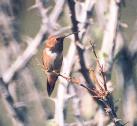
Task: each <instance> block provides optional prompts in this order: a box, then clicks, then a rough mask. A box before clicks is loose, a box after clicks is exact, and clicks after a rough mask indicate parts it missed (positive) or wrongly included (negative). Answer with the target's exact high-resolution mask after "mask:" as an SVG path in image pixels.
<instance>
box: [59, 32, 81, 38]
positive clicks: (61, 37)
mask: <svg viewBox="0 0 137 126" xmlns="http://www.w3.org/2000/svg"><path fill="white" fill-rule="evenodd" d="M79 32H80V31H77V32H72V33H70V34H68V35H64V36H62V37H59V38H63V39H64V38H66V37H68V36H70V35H72V34H76V33H79Z"/></svg>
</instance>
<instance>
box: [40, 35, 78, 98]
mask: <svg viewBox="0 0 137 126" xmlns="http://www.w3.org/2000/svg"><path fill="white" fill-rule="evenodd" d="M75 33H76V32H74V33H70V34H68V35H64V36H61V37H57V36H54V35H53V36H49V37H48V39H47V41H46V43H45V48H44V50H43V55H42V62H43V66H44V69H45V70H46V71H47V92H48V95H49V96H50V95H51V93H52V91H53V89H54V87H55V83H56V81H57V79H58V76H59V75H58V74H57V73H60V70H61V66H62V61H63V42H64V38H66V37H67V36H69V35H72V34H75Z"/></svg>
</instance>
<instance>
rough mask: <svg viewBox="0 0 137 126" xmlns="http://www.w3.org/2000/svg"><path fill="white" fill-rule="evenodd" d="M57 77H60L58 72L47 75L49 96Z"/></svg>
mask: <svg viewBox="0 0 137 126" xmlns="http://www.w3.org/2000/svg"><path fill="white" fill-rule="evenodd" d="M57 79H58V76H57V75H56V74H50V75H48V77H47V92H48V96H50V95H51V94H52V92H53V90H54V87H55V83H56V81H57Z"/></svg>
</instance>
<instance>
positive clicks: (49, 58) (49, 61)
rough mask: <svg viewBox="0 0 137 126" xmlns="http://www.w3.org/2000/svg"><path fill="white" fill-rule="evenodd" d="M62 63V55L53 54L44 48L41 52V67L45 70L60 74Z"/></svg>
mask: <svg viewBox="0 0 137 126" xmlns="http://www.w3.org/2000/svg"><path fill="white" fill-rule="evenodd" d="M62 61H63V54H62V53H57V52H53V51H51V50H50V49H48V48H46V49H45V50H44V51H43V65H44V67H45V69H46V70H49V71H53V70H54V71H56V72H60V69H61V66H62Z"/></svg>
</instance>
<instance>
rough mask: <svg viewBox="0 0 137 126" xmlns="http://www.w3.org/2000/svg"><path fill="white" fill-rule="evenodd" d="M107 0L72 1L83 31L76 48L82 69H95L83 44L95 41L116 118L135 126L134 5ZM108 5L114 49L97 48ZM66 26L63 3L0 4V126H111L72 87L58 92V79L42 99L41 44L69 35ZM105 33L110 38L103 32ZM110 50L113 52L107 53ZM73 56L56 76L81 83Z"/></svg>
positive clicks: (25, 0) (23, 0)
mask: <svg viewBox="0 0 137 126" xmlns="http://www.w3.org/2000/svg"><path fill="white" fill-rule="evenodd" d="M111 1H113V0H74V2H75V5H76V12H77V13H76V14H77V15H76V18H77V20H78V22H79V29H81V30H83V29H84V35H83V36H84V37H83V38H82V39H81V41H82V44H81V46H83V48H84V49H85V51H84V54H83V55H84V60H85V64H86V67H87V69H89V68H90V67H91V66H92V67H94V68H96V59H95V57H94V55H93V53H92V50H91V49H90V44H89V40H92V41H94V42H95V45H96V52H97V55H99V60H100V61H102V60H103V63H106V64H107V63H108V64H109V63H110V64H111V66H110V67H111V70H110V69H109V70H108V71H106V73H107V72H108V73H107V74H106V75H109V76H111V77H110V80H109V81H108V86H109V87H110V90H111V91H112V95H113V100H114V105H115V109H116V113H117V116H118V119H120V120H122V122H124V123H126V122H128V123H127V124H126V125H128V126H137V83H136V82H137V64H136V54H137V37H136V35H137V28H136V27H137V7H136V6H137V1H136V0H130V1H129V0H126V1H124V0H123V1H122V2H121V3H120V4H119V3H118V4H115V5H113V4H112V5H111ZM116 1H117V0H116ZM39 3H41V4H39ZM112 3H113V2H112ZM113 6H116V8H118V11H117V13H118V17H117V19H116V20H117V23H116V30H115V31H114V32H115V35H114V37H113V41H112V43H113V42H114V41H115V43H116V45H115V46H114V47H112V46H109V45H111V44H112V43H111V42H110V43H107V44H103V43H105V41H107V40H106V39H105V37H106V27H107V25H108V22H109V21H110V20H111V18H112V20H113V14H114V13H115V12H114V13H113V11H115V10H116V8H115V7H114V9H112V10H111V8H113ZM44 9H45V10H44ZM57 12H58V13H57ZM111 12H112V17H111V16H109V15H111ZM44 15H45V16H44ZM114 15H115V14H114ZM110 17H111V18H110ZM109 18H110V19H109ZM44 19H45V20H44ZM85 24H86V25H85ZM72 26H73V25H72V22H71V18H70V11H69V7H68V3H67V1H65V0H36V1H34V0H0V58H1V60H0V126H22V125H24V126H63V125H64V126H108V125H109V126H110V125H114V124H113V123H112V121H111V120H110V119H109V117H108V115H107V114H105V112H104V111H103V109H102V108H101V107H100V106H99V105H98V103H96V102H95V101H94V100H93V98H92V96H91V95H90V94H89V92H88V91H87V90H85V89H83V88H82V87H79V86H78V85H73V84H67V86H66V85H65V86H64V88H65V89H63V90H62V87H61V88H60V85H63V84H62V83H63V82H62V81H61V82H60V81H58V82H57V84H56V86H55V90H54V91H53V93H52V95H51V96H50V97H48V95H47V87H46V74H45V72H44V71H43V68H42V67H41V65H42V62H41V57H42V50H43V48H44V42H45V40H46V39H47V37H48V36H49V35H50V34H58V35H64V34H68V33H71V32H72V31H71V27H72ZM42 28H43V29H44V28H45V29H44V30H41V29H42ZM109 28H110V27H109ZM110 29H111V28H110ZM112 29H113V28H112ZM43 32H44V33H43ZM110 32H111V31H110ZM80 34H81V33H80ZM107 35H108V38H109V37H110V38H111V36H109V32H108V34H107ZM43 40H44V41H43ZM70 41H73V37H72V38H71V37H70V38H67V39H65V42H64V57H66V58H67V55H68V53H69V49H70V48H69V47H71V44H70ZM71 48H72V47H71ZM86 48H87V50H86ZM112 48H115V49H114V52H113V51H112V52H111V51H108V50H109V49H110V50H113V49H112ZM105 51H106V52H105ZM111 53H114V54H113V57H110V56H109V55H112V54H111ZM77 57H78V56H77V54H76V56H75V59H76V61H75V64H74V63H73V65H72V66H73V67H72V68H71V70H70V73H69V74H66V73H67V72H66V71H62V73H63V74H64V75H65V74H66V75H68V76H74V77H76V78H80V80H81V81H82V82H83V83H86V79H85V78H84V76H83V74H82V73H81V72H80V70H79V69H81V68H80V63H79V59H78V58H77ZM64 62H66V61H64ZM64 64H65V63H64ZM110 64H109V65H110ZM68 71H69V70H68ZM65 83H66V82H65ZM60 95H62V96H64V97H63V98H62V97H61V98H60ZM73 97H74V98H73ZM59 105H61V107H62V108H61V110H62V111H61V110H60V109H59ZM60 113H61V114H60Z"/></svg>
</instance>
